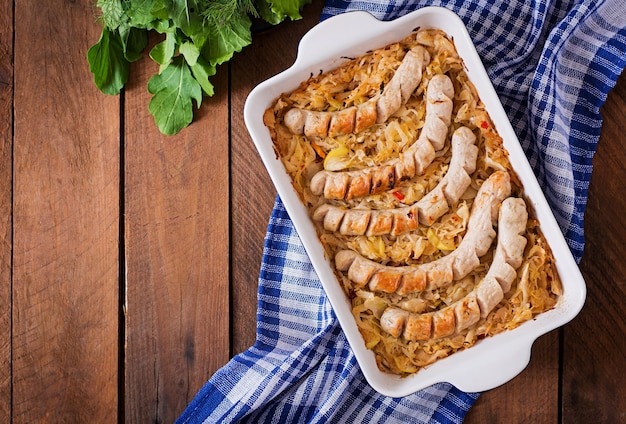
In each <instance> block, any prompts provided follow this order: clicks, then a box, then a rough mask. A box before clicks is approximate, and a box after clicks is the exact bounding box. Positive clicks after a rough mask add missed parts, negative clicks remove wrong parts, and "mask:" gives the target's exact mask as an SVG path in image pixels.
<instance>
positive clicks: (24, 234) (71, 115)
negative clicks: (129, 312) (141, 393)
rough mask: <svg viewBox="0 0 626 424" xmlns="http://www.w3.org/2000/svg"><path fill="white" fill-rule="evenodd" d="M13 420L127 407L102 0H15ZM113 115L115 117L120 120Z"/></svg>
mask: <svg viewBox="0 0 626 424" xmlns="http://www.w3.org/2000/svg"><path fill="white" fill-rule="evenodd" d="M14 4H15V41H14V42H15V51H18V52H20V54H18V55H15V65H14V81H15V85H14V90H15V92H14V96H15V97H14V113H15V115H14V119H15V121H14V131H15V135H14V199H13V211H14V223H13V225H14V239H13V243H14V245H13V283H12V297H13V298H12V329H13V337H12V365H13V369H12V422H14V423H26V422H102V423H110V422H113V421H116V420H117V409H118V390H117V388H118V384H117V374H118V275H119V271H118V264H119V258H118V228H119V173H120V171H119V160H118V158H119V155H120V154H119V147H120V146H119V137H118V135H119V125H118V124H119V119H118V118H117V117H118V116H119V107H118V100H117V99H115V98H113V97H107V96H103V95H102V94H101V93H99V92H98V91H97V89H96V88H95V86H94V85H93V83H92V81H91V75H90V73H89V67H88V64H87V63H86V60H85V54H86V51H87V49H88V47H89V45H90V42H91V41H92V40H93V41H95V40H97V39H98V36H99V29H98V27H97V26H96V25H94V19H93V9H92V3H91V1H89V0H77V1H72V2H67V1H61V0H51V1H46V2H39V1H32V0H31V1H21V2H15V3H14ZM111 118H112V120H111Z"/></svg>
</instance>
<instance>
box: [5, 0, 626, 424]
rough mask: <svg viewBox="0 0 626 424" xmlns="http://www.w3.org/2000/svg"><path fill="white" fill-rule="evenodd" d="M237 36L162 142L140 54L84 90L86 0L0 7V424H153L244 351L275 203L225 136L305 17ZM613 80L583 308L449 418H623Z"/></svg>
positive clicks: (620, 169) (618, 143)
mask: <svg viewBox="0 0 626 424" xmlns="http://www.w3.org/2000/svg"><path fill="white" fill-rule="evenodd" d="M320 10H321V2H320V1H319V0H318V1H317V2H315V3H314V4H313V5H310V6H307V7H306V9H305V11H304V12H305V19H304V20H301V21H298V22H289V23H286V24H283V25H281V27H280V28H276V29H272V30H270V31H267V32H265V33H261V34H256V35H255V39H254V42H253V45H252V46H250V47H247V48H246V49H245V50H244V51H243V52H242V53H241V54H238V55H236V57H235V58H234V60H232V61H231V62H230V63H229V64H228V65H225V66H222V67H221V68H220V69H219V71H218V74H217V76H216V78H215V79H214V80H213V82H214V83H215V84H216V94H215V96H214V97H213V98H210V99H206V100H205V102H204V103H203V105H202V107H201V109H200V110H199V112H198V113H197V114H196V121H195V123H194V124H193V125H191V126H190V127H189V128H187V129H185V130H184V131H182V132H181V133H180V134H179V135H177V136H174V137H168V136H163V135H161V134H160V133H159V132H158V130H157V129H156V127H155V125H154V123H153V120H152V118H151V116H150V115H149V113H148V108H147V105H148V101H149V94H148V93H147V91H146V84H147V80H148V78H149V77H150V76H151V75H152V74H154V73H155V72H156V65H155V64H154V63H152V62H151V61H150V60H148V59H147V60H143V61H140V62H138V63H135V64H134V65H133V67H132V71H131V80H130V81H129V83H128V86H127V89H126V91H125V92H124V94H123V95H121V96H117V97H111V96H106V95H103V94H101V93H100V92H98V91H97V90H96V88H95V86H94V84H93V82H92V79H91V74H90V73H89V69H88V64H87V61H86V59H85V54H86V51H87V49H88V47H89V46H90V45H91V44H93V43H94V42H95V41H97V39H98V37H99V31H100V26H99V25H98V24H97V23H95V22H94V18H93V6H92V2H91V1H88V0H73V1H61V0H50V1H46V2H35V1H21V2H16V1H8V2H7V1H5V2H0V116H2V119H0V210H1V211H2V214H1V215H0V240H1V243H0V305H1V306H2V307H1V308H0V422H1V423H8V422H11V421H13V422H15V423H26V422H31V423H38V422H50V423H57V422H77V423H84V422H90V423H95V422H102V423H111V422H115V421H126V422H137V423H143V422H159V423H168V422H172V421H173V420H174V419H175V417H177V416H178V414H180V412H181V411H182V410H183V409H184V408H185V406H186V405H187V404H188V402H189V401H191V399H192V398H193V396H194V395H195V393H196V392H197V390H198V389H199V388H200V387H201V386H202V384H203V383H204V382H205V381H206V380H207V379H208V378H209V377H210V376H211V375H212V373H213V372H214V371H215V370H217V369H218V368H219V367H221V366H222V365H224V364H225V363H226V362H227V361H228V360H229V358H230V357H232V356H233V355H234V354H236V353H238V352H241V351H242V350H244V349H246V348H247V347H248V346H250V345H251V344H252V343H253V342H254V334H255V312H256V290H257V286H256V284H257V276H258V271H259V265H260V261H261V253H262V248H263V238H264V235H265V231H266V228H267V222H268V218H269V214H270V210H271V208H272V205H273V202H274V198H275V191H274V188H273V186H272V185H271V183H270V181H269V178H268V176H267V174H266V172H265V170H264V168H263V166H262V164H261V161H260V160H259V157H258V155H257V154H256V151H255V149H254V147H253V144H252V141H251V140H250V138H249V136H248V133H247V131H246V128H245V127H244V124H243V119H242V110H243V105H244V101H245V99H246V96H247V95H248V93H249V92H250V90H251V89H252V88H253V87H254V86H255V85H256V84H258V83H259V82H260V81H262V80H264V79H266V78H268V77H270V76H272V75H273V74H275V73H278V72H279V71H281V70H283V69H284V68H286V67H288V66H289V65H290V64H291V63H292V62H293V60H294V58H295V54H296V48H297V42H298V40H299V39H300V37H301V36H302V35H303V34H304V33H305V32H306V31H307V30H308V29H309V28H311V27H312V26H313V25H314V24H315V23H316V22H317V21H318V20H319V16H320ZM625 102H626V78H624V76H622V78H621V79H620V81H619V83H618V85H617V87H616V88H615V89H614V90H613V91H612V93H611V94H610V96H609V98H608V101H607V103H606V105H605V106H604V108H603V110H602V111H603V115H604V117H605V122H604V127H603V129H602V139H601V141H600V145H599V148H598V152H597V155H596V157H595V159H594V160H595V171H594V176H593V179H592V184H591V188H590V193H589V204H588V208H587V220H586V232H587V248H586V251H585V257H584V259H583V261H582V264H581V267H582V270H583V273H584V275H585V277H586V279H587V283H588V300H587V303H586V305H585V307H584V309H583V311H582V313H581V314H580V315H579V316H578V317H577V318H576V319H575V320H574V321H573V322H571V323H570V324H568V325H567V326H565V327H564V328H563V329H560V330H557V331H553V332H552V333H550V334H548V335H546V336H544V337H542V338H540V339H539V340H538V341H537V343H536V344H535V345H534V347H533V351H532V360H531V363H530V365H529V366H528V367H527V369H526V370H524V371H523V372H522V373H521V374H520V375H519V376H518V377H516V378H515V379H514V380H512V381H511V382H509V383H507V384H505V385H504V386H501V387H499V388H497V389H494V390H492V391H490V392H488V393H485V394H484V395H483V396H482V397H481V398H480V399H479V401H478V402H477V404H476V406H475V407H474V408H473V409H472V410H471V411H470V413H469V416H468V419H467V422H471V423H485V422H512V423H520V422H529V423H555V422H566V423H571V422H583V423H590V422H607V423H609V422H610V423H617V422H626V388H625V385H624V378H623V376H624V369H625V368H626V361H625V357H624V352H625V351H626V341H625V340H626V337H625V334H626V319H625V318H624V316H625V315H626V308H625V306H624V304H625V289H626V277H625V275H626V260H625V259H624V258H625V257H626V248H625V246H624V239H625V238H626V226H625V224H624V222H625V219H624V217H623V212H624V211H625V210H626V191H625V189H624V187H625V186H624V181H626V167H625V166H624V163H626V149H625V148H624V147H625V144H626V136H625V135H624V134H625V133H626V119H625V118H624V110H626V104H625Z"/></svg>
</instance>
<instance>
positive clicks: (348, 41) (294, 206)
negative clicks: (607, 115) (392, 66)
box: [244, 6, 586, 397]
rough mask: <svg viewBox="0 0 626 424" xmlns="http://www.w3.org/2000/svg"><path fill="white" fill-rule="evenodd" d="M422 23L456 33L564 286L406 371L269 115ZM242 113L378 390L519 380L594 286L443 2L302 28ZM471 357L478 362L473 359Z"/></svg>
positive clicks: (396, 393)
mask: <svg viewBox="0 0 626 424" xmlns="http://www.w3.org/2000/svg"><path fill="white" fill-rule="evenodd" d="M417 27H419V28H422V29H424V28H439V29H441V30H443V31H444V32H446V33H447V34H448V35H449V36H451V37H452V39H453V40H454V44H455V47H456V49H457V52H458V54H459V55H460V56H461V58H462V59H463V61H464V63H465V66H466V72H467V74H468V77H469V79H470V80H471V81H472V83H474V85H475V86H476V90H477V92H478V94H479V97H480V98H481V100H482V101H483V103H484V104H485V108H486V110H487V112H488V113H489V115H490V117H491V119H492V121H493V122H494V125H495V126H496V129H497V131H498V133H499V134H500V136H501V137H502V138H503V143H504V146H505V148H506V149H507V151H508V152H509V159H510V162H511V166H512V167H513V170H514V171H515V172H516V174H517V175H518V176H519V177H520V180H521V181H522V184H523V186H524V193H525V195H526V200H527V202H529V203H530V206H531V208H533V209H534V214H535V216H536V217H537V219H538V220H539V222H540V227H541V230H542V232H543V233H544V235H545V237H546V240H547V241H548V244H549V245H550V247H551V249H552V251H553V254H554V256H555V259H556V267H557V271H558V273H559V276H560V278H561V281H562V284H563V294H562V295H561V297H560V299H559V301H558V303H557V305H556V306H555V308H554V309H552V310H550V311H546V312H544V313H542V314H540V315H538V316H537V317H535V318H534V319H533V320H530V321H528V322H525V323H523V324H522V325H520V326H519V327H517V328H515V329H512V330H508V331H505V332H503V333H500V334H497V335H494V336H490V337H488V338H485V339H483V340H481V341H479V342H477V343H476V344H475V345H474V346H472V347H470V348H468V349H465V350H461V351H457V352H455V353H453V354H451V355H450V356H448V357H446V358H442V359H439V360H437V361H436V362H435V363H434V364H432V365H429V366H427V367H424V368H422V369H420V370H419V371H418V372H417V373H415V374H413V375H410V376H407V377H400V376H397V375H394V374H389V373H384V372H383V371H381V370H379V369H378V367H377V366H376V361H375V359H374V354H373V352H372V351H371V350H368V349H367V348H366V347H365V343H364V340H363V338H362V336H361V334H360V333H359V331H358V329H357V326H356V322H355V320H354V317H353V315H352V313H351V307H350V304H349V301H348V299H347V296H346V295H345V293H344V291H343V289H342V288H341V285H340V283H339V282H338V280H337V278H336V276H335V274H334V272H333V271H332V264H331V263H330V261H329V259H328V258H327V256H326V254H325V253H324V249H323V247H322V245H321V242H320V240H319V238H318V236H317V233H316V231H315V227H314V224H313V222H312V221H311V219H310V218H309V213H308V211H307V209H306V207H305V206H304V204H303V203H302V202H301V201H300V198H299V196H298V195H297V193H296V192H295V189H294V188H293V186H292V184H291V179H290V177H289V176H288V175H287V173H286V171H285V168H284V166H283V164H282V162H281V161H280V159H279V158H278V157H277V155H276V153H275V152H274V149H273V142H272V139H271V137H270V134H269V130H268V129H267V127H266V126H265V124H264V123H263V112H264V111H265V110H266V109H267V108H268V107H270V105H271V104H272V102H273V101H274V100H275V99H276V98H277V97H278V96H280V95H281V94H282V93H283V92H289V91H291V90H293V89H295V88H296V87H297V86H298V85H299V84H300V82H302V81H305V80H306V79H307V78H308V77H310V76H311V75H315V74H316V73H317V72H324V71H328V70H331V69H334V68H336V67H338V66H339V65H341V63H343V62H344V61H346V60H347V57H358V56H360V55H361V54H364V53H366V52H367V51H368V50H373V49H376V48H380V47H383V46H386V45H387V44H390V43H392V42H396V41H399V40H401V39H402V38H404V37H405V36H408V35H409V34H410V33H411V32H413V30H414V29H416V28H417ZM355 28H356V29H357V30H355ZM364 28H367V30H366V31H365V30H364ZM358 29H361V31H360V32H359V31H358ZM349 53H350V54H349ZM244 121H245V123H246V126H247V128H248V131H249V133H250V136H251V137H252V140H253V142H254V144H255V146H256V148H257V151H258V152H259V155H260V156H261V159H262V161H263V163H264V165H265V167H266V169H267V171H268V173H269V175H270V178H271V180H272V182H273V183H274V186H275V187H276V189H277V192H278V195H279V197H280V198H281V200H282V201H283V204H284V205H285V209H286V210H287V212H288V214H289V216H290V218H291V220H292V221H293V224H294V227H295V229H296V231H297V233H298V235H299V236H300V239H301V241H302V243H303V245H304V248H305V250H306V251H307V253H308V255H309V258H310V259H311V262H312V264H313V267H314V269H315V271H316V272H317V274H318V277H319V278H320V281H321V284H322V287H323V289H324V292H325V293H326V295H327V297H328V299H329V301H330V302H331V305H332V307H333V310H334V312H335V314H336V316H337V319H338V320H339V323H340V325H341V327H342V329H343V331H344V333H345V334H346V338H347V339H348V342H349V344H350V347H351V348H352V350H353V352H354V354H355V356H356V359H357V362H358V363H359V366H360V368H361V370H362V372H363V374H364V376H365V378H366V380H367V382H368V383H369V384H370V385H371V386H372V388H374V389H375V390H376V391H378V392H379V393H381V394H383V395H386V396H391V397H402V396H406V395H409V394H411V393H414V392H416V391H418V390H421V389H423V388H425V387H428V386H431V385H432V384H435V383H440V382H447V383H450V384H453V385H454V386H455V387H457V388H458V389H460V390H462V391H465V392H481V391H485V390H489V389H493V388H495V387H497V386H500V385H502V384H504V383H506V382H507V381H509V380H511V379H512V378H513V377H515V376H516V375H518V374H519V373H520V372H521V371H522V370H523V369H524V368H525V367H526V366H527V365H528V363H529V361H530V353H531V348H532V345H533V343H534V341H535V340H536V339H537V338H538V337H540V336H542V335H544V334H546V333H548V332H550V331H552V330H554V329H556V328H559V327H561V326H562V325H564V324H566V323H567V322H569V321H571V320H572V319H573V318H574V317H575V316H576V315H577V314H578V313H579V312H580V310H581V309H582V307H583V305H584V301H585V298H586V285H585V282H584V279H583V277H582V274H581V273H580V270H579V268H578V264H577V263H576V261H575V260H574V258H573V256H572V254H571V251H570V249H569V247H568V245H567V243H566V241H565V238H564V237H563V234H562V232H561V230H560V228H559V226H558V223H557V221H556V219H555V217H554V215H553V213H552V210H551V208H550V207H549V205H548V202H547V200H546V198H545V196H544V193H543V191H542V190H541V187H540V186H539V183H538V181H537V179H536V177H535V174H534V172H533V171H532V168H531V166H530V163H529V162H528V159H527V157H526V155H525V153H524V151H523V149H522V146H521V144H520V142H519V140H518V138H517V136H516V135H515V132H514V130H513V128H512V126H511V124H510V121H509V119H508V117H507V115H506V113H505V112H504V109H503V106H502V104H501V103H500V100H499V98H498V96H497V94H496V92H495V89H494V87H493V85H492V83H491V81H490V79H489V78H488V76H487V73H486V71H485V68H484V66H483V64H482V61H481V60H480V58H479V56H478V53H477V52H476V49H475V47H474V44H473V42H472V40H471V38H470V35H469V33H468V31H467V28H466V26H465V24H464V23H463V21H462V20H461V19H460V18H459V17H458V16H457V15H456V14H455V13H454V12H452V11H450V10H448V9H445V8H442V7H438V6H427V7H424V8H421V9H418V10H416V11H413V12H410V13H408V14H406V15H404V16H402V17H399V18H397V19H394V20H391V21H381V20H378V19H376V18H375V17H374V16H373V15H371V14H370V13H368V12H365V11H350V12H346V13H343V14H340V15H336V16H333V17H331V18H328V19H326V20H324V21H322V22H320V23H319V24H317V25H316V26H315V27H313V28H312V29H311V30H309V32H307V33H306V34H305V35H304V36H303V38H302V40H301V41H300V44H299V46H298V52H297V57H296V59H295V61H294V63H293V65H292V66H291V67H289V68H287V69H286V70H284V71H282V72H281V73H279V74H277V75H275V76H273V77H271V78H269V79H267V80H265V81H264V82H262V83H260V84H259V85H257V86H256V87H255V88H254V89H253V90H252V91H251V92H250V94H249V95H248V98H247V99H246V103H245V106H244ZM311 232H312V233H311ZM467 362H470V363H471V365H472V366H471V367H468V366H467Z"/></svg>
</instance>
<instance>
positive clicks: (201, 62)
mask: <svg viewBox="0 0 626 424" xmlns="http://www.w3.org/2000/svg"><path fill="white" fill-rule="evenodd" d="M215 72H216V69H215V66H213V65H211V64H210V63H209V62H208V61H207V60H206V59H205V58H204V57H202V56H199V57H198V59H197V60H196V63H195V64H193V65H191V73H192V74H193V76H194V78H195V79H196V81H198V84H200V86H201V87H202V91H204V94H205V95H207V96H212V95H213V94H215V90H214V89H213V84H211V83H210V82H209V77H212V76H213V75H215Z"/></svg>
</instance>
